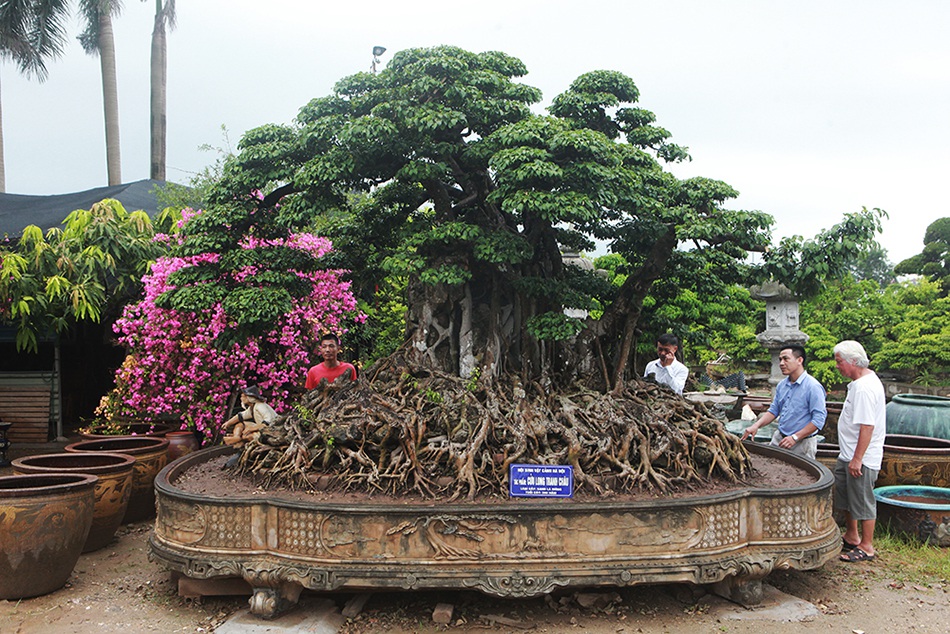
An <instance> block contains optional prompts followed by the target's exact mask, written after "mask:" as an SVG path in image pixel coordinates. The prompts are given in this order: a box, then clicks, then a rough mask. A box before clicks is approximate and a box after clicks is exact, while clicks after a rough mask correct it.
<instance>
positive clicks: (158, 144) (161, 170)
mask: <svg viewBox="0 0 950 634" xmlns="http://www.w3.org/2000/svg"><path fill="white" fill-rule="evenodd" d="M144 1H145V0H143V2H144ZM166 23H167V24H168V28H170V29H174V28H175V0H164V2H163V1H162V0H155V26H154V27H153V28H152V59H151V77H150V84H151V88H152V90H151V102H150V107H151V123H152V126H151V127H152V143H151V170H150V174H151V178H154V179H155V180H160V181H163V180H165V136H166V114H167V108H166V99H165V87H166V82H167V72H168V58H167V57H166V37H165V24H166Z"/></svg>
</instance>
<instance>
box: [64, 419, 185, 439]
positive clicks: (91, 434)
mask: <svg viewBox="0 0 950 634" xmlns="http://www.w3.org/2000/svg"><path fill="white" fill-rule="evenodd" d="M120 428H121V429H122V433H121V434H107V433H103V429H104V428H103V427H102V426H98V427H90V428H89V429H88V430H87V431H83V432H80V433H79V437H80V438H82V439H83V440H97V439H99V438H118V437H120V436H158V437H159V438H164V437H165V435H166V434H168V432H170V431H171V430H172V426H171V425H168V424H165V423H126V424H124V425H120Z"/></svg>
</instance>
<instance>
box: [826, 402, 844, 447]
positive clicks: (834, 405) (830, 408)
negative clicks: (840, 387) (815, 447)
mask: <svg viewBox="0 0 950 634" xmlns="http://www.w3.org/2000/svg"><path fill="white" fill-rule="evenodd" d="M842 407H844V403H840V402H837V401H826V402H825V411H826V412H828V415H827V417H826V418H825V426H824V427H822V428H821V435H822V436H824V437H825V442H828V443H833V444H837V443H838V418H839V417H840V416H841V408H842Z"/></svg>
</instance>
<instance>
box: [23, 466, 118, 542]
mask: <svg viewBox="0 0 950 634" xmlns="http://www.w3.org/2000/svg"><path fill="white" fill-rule="evenodd" d="M134 467H135V458H134V457H133V456H127V455H125V454H120V453H99V452H88V453H50V454H42V455H38V456H25V457H23V458H17V459H16V460H14V461H13V472H14V473H15V474H17V475H26V474H31V473H88V474H91V475H94V476H96V477H98V478H99V481H98V482H97V483H96V488H95V507H94V510H93V514H92V528H91V529H90V530H89V536H88V537H87V538H86V543H85V545H84V546H83V549H82V552H84V553H87V552H91V551H93V550H98V549H100V548H102V547H104V546H105V545H106V544H108V543H109V542H111V541H112V538H113V537H114V536H115V531H116V529H118V528H119V524H121V523H122V517H123V516H124V515H125V511H126V508H127V507H128V505H129V496H130V495H131V493H132V470H133V468H134Z"/></svg>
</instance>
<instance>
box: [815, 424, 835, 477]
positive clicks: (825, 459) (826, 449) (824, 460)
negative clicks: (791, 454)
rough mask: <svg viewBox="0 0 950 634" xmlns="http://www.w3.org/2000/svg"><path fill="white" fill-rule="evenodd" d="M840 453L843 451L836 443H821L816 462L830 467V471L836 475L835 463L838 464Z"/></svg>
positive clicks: (816, 453)
mask: <svg viewBox="0 0 950 634" xmlns="http://www.w3.org/2000/svg"><path fill="white" fill-rule="evenodd" d="M822 431H824V430H822ZM840 451H841V449H840V448H839V447H838V445H836V444H835V443H831V442H820V443H818V451H816V452H815V460H817V461H818V462H820V463H821V464H823V465H825V466H826V467H828V469H829V470H830V471H831V472H832V473H834V471H835V463H836V462H838V453H839V452H840Z"/></svg>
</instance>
